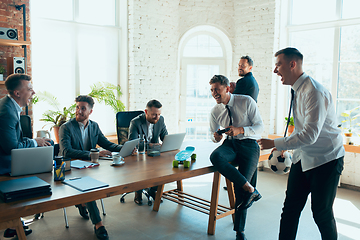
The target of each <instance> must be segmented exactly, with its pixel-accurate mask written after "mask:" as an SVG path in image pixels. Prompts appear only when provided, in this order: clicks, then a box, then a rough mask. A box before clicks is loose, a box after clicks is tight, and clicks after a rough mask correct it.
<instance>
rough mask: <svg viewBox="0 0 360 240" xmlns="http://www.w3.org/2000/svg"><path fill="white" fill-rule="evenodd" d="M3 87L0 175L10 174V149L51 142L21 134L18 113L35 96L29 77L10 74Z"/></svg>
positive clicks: (8, 234) (10, 231)
mask: <svg viewBox="0 0 360 240" xmlns="http://www.w3.org/2000/svg"><path fill="white" fill-rule="evenodd" d="M5 87H6V90H7V92H8V95H6V96H5V97H3V98H2V99H1V100H0V133H1V137H0V175H2V174H8V173H10V172H11V150H12V149H18V148H32V147H43V146H51V143H50V141H51V140H50V139H48V138H35V139H29V138H26V137H23V134H22V130H21V125H20V113H21V112H22V108H23V107H25V106H27V105H29V103H30V102H31V99H32V97H33V96H34V94H35V91H34V90H33V87H32V84H31V76H29V75H26V74H12V75H10V76H8V77H7V79H6V81H5ZM24 227H25V226H24ZM31 232H32V230H31V229H25V234H26V235H28V234H30V233H31ZM15 235H16V231H15V230H14V229H9V228H8V229H6V231H5V232H4V237H13V236H15Z"/></svg>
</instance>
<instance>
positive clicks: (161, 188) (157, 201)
mask: <svg viewBox="0 0 360 240" xmlns="http://www.w3.org/2000/svg"><path fill="white" fill-rule="evenodd" d="M163 191H164V184H163V185H159V186H158V188H157V192H156V196H155V202H154V207H153V211H155V212H158V211H159V208H160V203H161V196H162V193H163Z"/></svg>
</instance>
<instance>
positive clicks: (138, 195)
mask: <svg viewBox="0 0 360 240" xmlns="http://www.w3.org/2000/svg"><path fill="white" fill-rule="evenodd" d="M134 202H135V203H136V204H137V205H139V206H141V205H142V204H143V202H142V195H141V193H138V192H135V197H134Z"/></svg>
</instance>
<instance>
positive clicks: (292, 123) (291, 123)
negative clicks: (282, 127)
mask: <svg viewBox="0 0 360 240" xmlns="http://www.w3.org/2000/svg"><path fill="white" fill-rule="evenodd" d="M287 121H288V118H287V117H285V123H287ZM289 126H295V124H294V118H293V117H290V122H289Z"/></svg>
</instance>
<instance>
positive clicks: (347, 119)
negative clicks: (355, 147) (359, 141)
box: [341, 106, 360, 133]
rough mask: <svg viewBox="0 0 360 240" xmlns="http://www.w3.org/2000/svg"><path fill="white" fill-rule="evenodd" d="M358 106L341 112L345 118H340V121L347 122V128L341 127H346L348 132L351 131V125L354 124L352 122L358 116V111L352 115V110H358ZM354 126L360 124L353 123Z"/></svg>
mask: <svg viewBox="0 0 360 240" xmlns="http://www.w3.org/2000/svg"><path fill="white" fill-rule="evenodd" d="M359 108H360V106H358V107H356V108H353V109H351V110H347V111H345V112H343V113H341V116H342V117H344V118H345V120H342V121H341V122H342V123H345V122H349V124H348V125H349V127H348V128H343V129H347V130H348V132H349V133H351V131H352V127H353V126H354V124H353V122H354V121H355V120H356V119H357V118H358V117H359V116H360V113H358V114H356V115H355V116H353V114H352V113H353V112H354V111H356V110H358V109H359ZM355 126H360V123H355Z"/></svg>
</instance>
